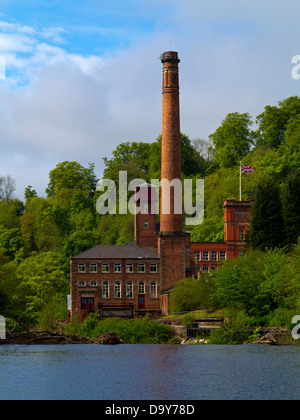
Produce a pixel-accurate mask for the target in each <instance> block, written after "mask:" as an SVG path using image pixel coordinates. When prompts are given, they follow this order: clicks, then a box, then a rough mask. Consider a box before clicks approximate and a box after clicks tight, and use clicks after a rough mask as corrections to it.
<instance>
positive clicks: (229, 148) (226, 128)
mask: <svg viewBox="0 0 300 420" xmlns="http://www.w3.org/2000/svg"><path fill="white" fill-rule="evenodd" d="M252 124H253V122H252V120H251V117H250V115H249V114H248V113H245V114H239V113H238V112H234V113H231V114H228V115H227V117H226V118H225V119H224V120H223V121H222V123H221V126H220V127H219V128H217V130H216V131H215V132H214V133H213V134H211V135H210V136H209V138H210V140H211V141H212V143H213V145H214V149H213V152H214V156H215V159H216V162H217V163H218V164H219V165H220V166H221V167H222V168H232V167H233V166H235V165H238V164H239V161H240V160H241V159H242V157H244V156H246V155H247V153H249V151H250V148H251V146H252V145H253V144H254V133H253V132H252V131H251V129H250V127H251V125H252Z"/></svg>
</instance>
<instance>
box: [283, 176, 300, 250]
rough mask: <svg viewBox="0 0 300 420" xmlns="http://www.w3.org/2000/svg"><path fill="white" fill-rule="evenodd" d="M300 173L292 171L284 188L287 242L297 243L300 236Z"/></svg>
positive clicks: (284, 216) (284, 218)
mask: <svg viewBox="0 0 300 420" xmlns="http://www.w3.org/2000/svg"><path fill="white" fill-rule="evenodd" d="M299 209H300V173H299V172H294V173H290V174H289V176H288V177H287V179H286V182H285V183H284V184H283V188H282V210H283V220H284V234H285V242H286V244H289V245H291V244H296V243H297V241H298V238H299V237H300V211H299Z"/></svg>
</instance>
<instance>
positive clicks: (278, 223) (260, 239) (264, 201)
mask: <svg viewBox="0 0 300 420" xmlns="http://www.w3.org/2000/svg"><path fill="white" fill-rule="evenodd" d="M283 226H284V224H283V218H282V208H281V199H280V189H279V186H278V184H277V183H276V182H275V181H274V179H272V178H266V179H261V180H260V183H259V184H258V185H257V186H256V192H255V202H254V204H253V207H252V218H251V221H250V245H251V247H252V248H253V249H261V250H264V249H267V248H275V247H280V246H282V245H284V229H283Z"/></svg>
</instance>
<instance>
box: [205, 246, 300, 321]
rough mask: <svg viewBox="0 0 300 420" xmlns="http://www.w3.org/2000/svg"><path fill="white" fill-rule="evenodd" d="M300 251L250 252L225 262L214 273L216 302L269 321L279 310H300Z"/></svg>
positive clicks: (298, 249) (220, 305) (297, 248)
mask: <svg viewBox="0 0 300 420" xmlns="http://www.w3.org/2000/svg"><path fill="white" fill-rule="evenodd" d="M299 251H300V247H299V245H297V246H296V247H295V248H294V250H293V251H292V252H291V253H289V254H285V253H284V252H283V251H282V250H278V249H275V250H269V251H268V252H262V251H259V250H256V251H249V252H247V253H246V254H245V256H244V257H243V258H238V259H233V260H231V261H228V262H226V263H224V264H222V266H221V268H220V270H219V271H218V272H215V273H214V274H213V283H214V293H213V300H214V301H215V304H216V305H218V306H219V307H222V308H223V307H229V308H231V307H232V308H236V309H238V310H242V311H245V313H246V314H247V315H249V316H256V317H266V316H268V319H269V320H270V319H271V318H272V315H273V314H275V313H276V311H279V310H280V311H285V312H286V311H290V310H292V309H293V310H294V311H297V310H299V304H300V300H299V293H300V274H299V271H298V269H299V264H300V258H299ZM295 313H296V312H295Z"/></svg>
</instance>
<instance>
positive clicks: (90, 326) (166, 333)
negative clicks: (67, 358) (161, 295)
mask: <svg viewBox="0 0 300 420" xmlns="http://www.w3.org/2000/svg"><path fill="white" fill-rule="evenodd" d="M73 322H74V323H73ZM67 331H68V333H71V334H75V335H78V336H80V337H88V338H90V339H97V338H99V337H100V336H101V335H103V334H105V333H108V332H110V331H114V332H115V333H116V335H117V336H118V337H119V338H120V339H121V340H122V341H123V342H124V343H126V344H163V343H167V342H168V340H169V339H170V338H171V335H172V334H171V327H170V326H168V325H165V324H161V323H158V322H156V321H154V320H151V319H149V318H148V317H147V316H145V317H144V318H136V319H130V320H126V319H122V318H107V319H104V320H100V321H99V319H98V315H97V314H90V315H89V317H88V318H87V319H86V320H85V321H84V322H82V323H78V320H77V319H76V318H75V319H74V321H73V320H72V321H71V323H70V325H69V326H67V328H66V329H65V332H67Z"/></svg>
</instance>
